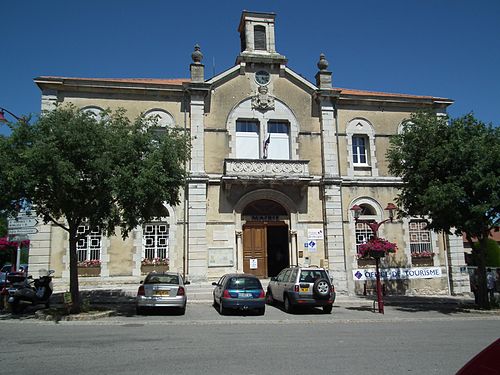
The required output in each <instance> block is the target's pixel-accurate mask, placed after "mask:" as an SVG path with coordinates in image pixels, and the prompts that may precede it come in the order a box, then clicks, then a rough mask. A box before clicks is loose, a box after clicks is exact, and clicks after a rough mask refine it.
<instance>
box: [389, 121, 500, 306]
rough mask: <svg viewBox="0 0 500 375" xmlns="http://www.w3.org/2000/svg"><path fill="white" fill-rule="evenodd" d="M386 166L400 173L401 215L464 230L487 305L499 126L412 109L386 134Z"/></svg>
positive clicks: (499, 216) (498, 189) (498, 200)
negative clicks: (394, 133)
mask: <svg viewBox="0 0 500 375" xmlns="http://www.w3.org/2000/svg"><path fill="white" fill-rule="evenodd" d="M387 157H388V159H389V170H390V172H391V173H392V174H394V175H395V176H399V177H401V179H402V180H403V183H404V184H403V187H402V189H401V191H400V194H399V196H398V198H397V201H398V203H399V206H400V207H403V210H402V211H401V214H402V215H403V216H404V215H410V216H419V215H427V216H428V217H429V218H430V224H429V229H432V230H434V231H443V232H445V233H447V234H456V235H460V236H461V235H463V234H465V236H466V238H467V240H468V242H469V243H471V247H472V239H473V238H477V239H478V242H479V247H477V249H475V250H473V251H475V252H476V254H474V256H475V257H476V259H477V260H478V277H479V280H478V281H479V305H480V306H481V307H484V308H486V307H488V306H489V303H488V298H487V294H486V270H485V254H486V247H487V239H488V237H489V234H490V231H491V230H492V228H494V226H495V225H498V223H499V220H500V195H499V194H500V128H499V127H494V126H493V125H491V124H489V125H486V124H484V123H483V122H481V121H479V120H477V119H476V118H474V116H473V115H472V114H468V115H466V116H463V117H461V118H457V119H451V120H450V119H449V118H448V117H443V116H436V114H435V113H430V112H420V113H416V114H413V115H412V116H411V118H410V119H409V121H407V122H406V123H405V124H404V126H403V131H402V132H401V134H399V135H397V136H394V137H393V138H392V139H391V144H390V147H389V149H388V152H387Z"/></svg>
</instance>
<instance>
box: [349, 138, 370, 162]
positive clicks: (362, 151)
mask: <svg viewBox="0 0 500 375" xmlns="http://www.w3.org/2000/svg"><path fill="white" fill-rule="evenodd" d="M352 162H353V164H357V165H368V162H367V156H366V137H364V136H359V135H355V136H353V137H352Z"/></svg>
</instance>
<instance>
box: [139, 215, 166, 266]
mask: <svg viewBox="0 0 500 375" xmlns="http://www.w3.org/2000/svg"><path fill="white" fill-rule="evenodd" d="M168 234H169V226H168V223H166V222H154V223H148V224H144V226H143V230H142V241H143V249H144V251H143V254H144V256H143V258H145V259H150V260H153V259H156V258H159V259H168Z"/></svg>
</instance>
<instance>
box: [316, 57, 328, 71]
mask: <svg viewBox="0 0 500 375" xmlns="http://www.w3.org/2000/svg"><path fill="white" fill-rule="evenodd" d="M327 68H328V60H327V59H325V55H324V54H320V55H319V61H318V69H319V70H320V71H325V70H326V69H327Z"/></svg>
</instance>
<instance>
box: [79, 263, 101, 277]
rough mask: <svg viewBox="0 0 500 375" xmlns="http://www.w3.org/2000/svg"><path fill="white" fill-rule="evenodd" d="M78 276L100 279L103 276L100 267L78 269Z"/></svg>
mask: <svg viewBox="0 0 500 375" xmlns="http://www.w3.org/2000/svg"><path fill="white" fill-rule="evenodd" d="M78 276H82V277H99V276H101V266H98V267H78Z"/></svg>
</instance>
